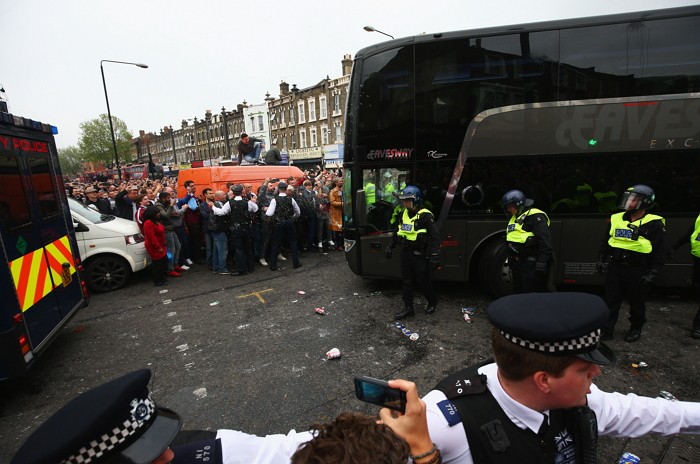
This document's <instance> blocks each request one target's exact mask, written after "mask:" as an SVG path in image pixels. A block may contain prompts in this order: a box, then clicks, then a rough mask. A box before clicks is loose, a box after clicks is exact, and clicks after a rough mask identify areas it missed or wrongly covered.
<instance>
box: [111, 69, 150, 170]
mask: <svg viewBox="0 0 700 464" xmlns="http://www.w3.org/2000/svg"><path fill="white" fill-rule="evenodd" d="M102 63H118V64H130V65H133V66H138V67H139V68H144V69H146V68H148V65H146V64H142V63H130V62H128V61H113V60H102V61H100V72H101V73H102V86H103V87H104V89H105V101H106V102H107V117H108V118H109V131H110V132H111V134H112V147H114V163H115V164H116V165H117V174H118V175H119V180H120V181H121V180H122V170H121V169H120V168H119V153H117V139H115V138H114V124H112V112H111V111H110V109H109V97H108V96H107V83H106V82H105V70H104V68H103V67H102Z"/></svg>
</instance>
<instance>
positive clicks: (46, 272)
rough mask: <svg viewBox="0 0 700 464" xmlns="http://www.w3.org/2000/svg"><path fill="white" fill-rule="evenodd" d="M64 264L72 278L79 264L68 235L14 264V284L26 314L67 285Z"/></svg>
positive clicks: (15, 261) (16, 260)
mask: <svg viewBox="0 0 700 464" xmlns="http://www.w3.org/2000/svg"><path fill="white" fill-rule="evenodd" d="M63 263H67V264H68V267H67V271H66V273H68V272H69V273H70V275H71V276H72V275H73V273H75V261H74V260H73V253H72V251H71V247H70V240H69V239H68V236H67V235H65V236H63V237H61V238H59V239H58V240H55V241H54V242H52V243H50V244H48V245H46V246H45V247H44V248H39V249H37V250H34V251H32V252H29V253H27V254H26V255H23V256H20V257H19V258H17V259H15V260H13V261H11V262H10V272H12V280H13V281H14V284H15V289H16V290H17V298H18V299H19V304H20V307H21V309H22V311H23V312H24V311H26V310H27V309H29V308H31V307H32V306H34V305H35V304H36V303H37V302H38V301H39V300H41V299H42V298H44V297H45V296H46V295H48V294H49V293H51V292H52V291H53V290H54V289H55V288H56V287H57V286H59V285H63V282H64V276H63V269H64V268H63ZM69 280H70V279H69Z"/></svg>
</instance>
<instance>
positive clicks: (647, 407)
mask: <svg viewBox="0 0 700 464" xmlns="http://www.w3.org/2000/svg"><path fill="white" fill-rule="evenodd" d="M479 373H480V374H484V375H486V378H487V384H486V385H487V387H488V389H489V391H490V392H491V394H492V395H493V397H494V399H495V400H496V402H498V404H499V405H500V406H501V408H502V409H503V411H504V412H505V414H506V415H507V416H508V418H509V419H510V420H511V421H513V423H514V424H515V425H516V426H518V427H520V428H521V429H526V428H529V429H530V430H532V431H533V432H535V433H537V431H538V430H539V427H540V425H541V424H542V417H543V416H542V412H539V411H535V410H533V409H530V408H528V407H526V406H523V405H522V404H520V403H518V402H517V401H515V400H514V399H513V398H511V397H510V396H508V394H507V393H506V392H505V390H503V387H502V386H501V383H500V382H499V380H498V374H497V367H496V364H487V365H485V366H482V367H481V368H479ZM445 399H446V397H445V394H444V393H442V392H441V391H437V390H432V391H430V392H429V393H428V394H427V395H425V396H424V397H423V401H425V403H426V406H427V417H428V430H430V437H431V438H432V440H433V442H435V444H436V445H437V447H438V448H440V450H441V451H442V462H443V463H444V464H447V463H460V464H472V463H473V462H474V461H473V460H472V456H471V451H470V449H469V442H468V441H467V436H466V434H465V432H464V426H463V425H462V423H461V422H460V423H458V424H456V425H454V426H452V427H450V426H449V424H448V422H447V419H446V418H445V415H444V414H443V413H442V411H441V410H440V408H439V407H438V403H440V402H441V401H444V400H445ZM588 405H589V407H590V408H591V409H592V410H593V411H595V413H596V416H597V420H598V433H599V434H600V435H601V436H608V437H631V438H634V437H639V436H642V435H645V434H648V433H657V434H661V435H673V434H675V433H700V403H689V402H682V401H678V402H672V401H668V400H665V399H663V398H646V397H641V396H637V395H632V394H629V395H623V394H621V393H606V392H603V391H601V390H600V389H599V388H598V387H596V386H595V385H591V393H589V394H588ZM543 413H545V414H547V413H548V411H543Z"/></svg>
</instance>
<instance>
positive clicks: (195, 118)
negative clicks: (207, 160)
mask: <svg viewBox="0 0 700 464" xmlns="http://www.w3.org/2000/svg"><path fill="white" fill-rule="evenodd" d="M192 124H194V159H202V158H197V116H195V117H194V118H193V119H192Z"/></svg>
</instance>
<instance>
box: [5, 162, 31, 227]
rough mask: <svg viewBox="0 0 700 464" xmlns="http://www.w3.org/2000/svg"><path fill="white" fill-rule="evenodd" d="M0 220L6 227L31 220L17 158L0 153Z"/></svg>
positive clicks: (16, 225)
mask: <svg viewBox="0 0 700 464" xmlns="http://www.w3.org/2000/svg"><path fill="white" fill-rule="evenodd" d="M0 222H1V223H2V225H3V226H4V227H5V228H7V229H14V228H17V227H19V226H22V225H24V224H29V223H30V222H31V218H30V216H29V204H28V203H27V197H26V195H25V192H24V186H23V185H22V178H21V177H20V166H19V160H18V159H17V158H16V157H14V156H10V155H0Z"/></svg>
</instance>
